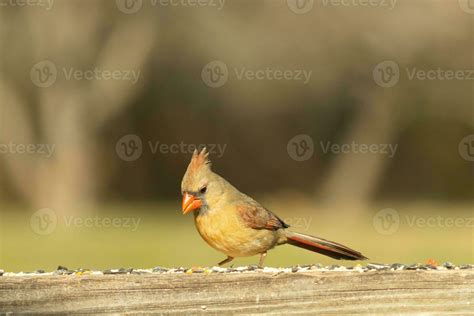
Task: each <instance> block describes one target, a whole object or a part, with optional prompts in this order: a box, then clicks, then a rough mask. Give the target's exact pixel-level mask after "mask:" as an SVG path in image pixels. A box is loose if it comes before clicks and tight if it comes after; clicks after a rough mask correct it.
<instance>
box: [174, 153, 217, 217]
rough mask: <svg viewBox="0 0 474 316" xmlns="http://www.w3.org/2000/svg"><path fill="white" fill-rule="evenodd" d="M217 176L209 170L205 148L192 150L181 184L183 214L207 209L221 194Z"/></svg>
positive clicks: (209, 163) (209, 162) (209, 164)
mask: <svg viewBox="0 0 474 316" xmlns="http://www.w3.org/2000/svg"><path fill="white" fill-rule="evenodd" d="M222 191H223V188H222V184H221V183H220V181H219V176H217V175H216V174H215V173H213V172H212V170H211V161H210V160H209V153H208V152H207V150H206V148H204V149H203V150H201V152H198V151H197V150H194V153H193V156H192V158H191V162H190V163H189V165H188V169H187V170H186V173H185V174H184V177H183V181H182V182H181V194H182V195H183V204H182V207H183V214H186V213H189V212H191V211H196V210H200V209H203V208H208V207H209V204H212V203H213V202H215V201H216V200H217V199H218V197H219V196H220V195H221V194H222Z"/></svg>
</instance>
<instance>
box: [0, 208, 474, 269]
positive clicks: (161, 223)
mask: <svg viewBox="0 0 474 316" xmlns="http://www.w3.org/2000/svg"><path fill="white" fill-rule="evenodd" d="M392 204H393V203H392ZM391 207H394V206H393V205H391ZM382 208H384V207H383V206H382V207H371V208H370V209H369V210H368V211H367V212H365V213H362V214H363V215H354V214H352V215H350V216H348V215H344V214H345V213H343V210H338V211H334V210H331V211H328V210H308V209H307V208H306V212H301V213H290V212H286V213H285V212H284V211H280V208H279V207H276V205H275V207H271V209H274V210H277V209H278V210H277V213H278V214H279V215H280V217H282V218H283V219H286V220H288V221H289V222H292V223H293V227H292V228H293V229H294V230H296V231H301V232H303V233H308V234H313V235H315V236H319V237H323V238H326V239H330V240H334V241H337V242H340V243H343V244H345V245H347V246H350V247H352V248H354V249H357V250H359V251H361V252H362V253H363V254H365V255H366V256H367V257H369V258H370V260H369V261H370V262H380V263H394V262H404V263H414V262H426V260H428V259H430V258H432V259H434V260H436V261H437V262H438V263H441V262H444V261H451V262H453V263H456V264H461V263H472V262H474V256H473V253H474V233H473V232H474V228H473V227H472V225H474V220H473V217H474V215H473V212H472V206H471V205H435V204H423V205H422V204H419V205H398V206H396V207H394V208H396V209H397V210H398V212H399V215H400V226H399V229H398V231H396V232H395V233H393V234H389V235H384V234H380V233H378V232H377V231H376V230H375V228H374V224H373V215H374V214H375V213H376V212H377V211H378V210H380V209H382ZM0 209H1V210H2V211H1V213H0V229H1V232H0V238H1V239H0V268H1V269H4V270H6V271H33V270H36V269H44V270H53V269H55V268H56V267H57V266H58V265H64V266H67V267H68V268H71V269H72V268H79V267H82V268H90V269H106V268H118V267H135V268H150V267H155V266H188V267H189V266H212V265H214V264H216V263H217V262H218V261H220V260H222V259H223V258H224V257H225V256H224V255H223V254H221V253H218V252H217V251H215V250H213V249H212V248H210V247H209V246H208V245H207V244H206V243H205V242H204V241H203V240H202V239H201V237H200V236H199V235H198V233H197V231H196V229H195V227H194V223H193V220H192V216H191V215H188V216H182V215H181V212H180V209H179V205H178V204H173V205H171V204H148V205H144V204H141V205H128V206H125V205H119V206H117V205H106V206H103V207H101V208H100V212H99V213H97V214H99V217H100V218H104V217H107V218H111V219H114V218H115V219H117V218H133V219H135V220H138V219H139V220H140V222H139V225H138V229H136V230H135V231H134V230H133V228H132V227H108V228H107V227H90V228H89V227H84V226H77V225H70V226H67V225H66V223H65V221H64V218H63V217H62V216H58V217H59V219H58V225H57V227H56V229H55V230H54V231H53V232H52V233H51V234H48V235H40V234H38V233H36V232H35V231H34V229H33V228H32V226H31V225H30V219H31V213H29V212H28V211H27V210H25V209H24V208H20V207H17V206H11V205H1V208H0ZM282 209H284V208H282ZM286 209H294V208H289V207H288V208H286ZM303 209H305V208H303ZM91 214H92V215H90V216H91V217H94V216H95V215H94V214H95V213H91ZM414 216H415V217H414ZM438 216H441V219H444V220H446V218H452V219H453V220H454V221H455V220H456V219H458V222H457V227H455V225H453V226H452V227H448V226H449V220H448V222H447V224H446V222H445V223H444V224H439V222H433V223H434V226H433V225H432V224H433V223H431V226H432V227H430V226H428V225H423V224H420V223H422V222H423V219H428V218H435V220H436V217H438ZM416 218H422V220H421V222H419V223H418V225H417V224H413V223H412V222H411V221H412V220H414V219H416ZM471 221H472V222H471ZM461 222H462V225H459V224H461ZM469 225H471V226H469ZM257 261H258V258H257V257H251V258H238V259H236V260H235V261H234V262H233V263H234V264H235V265H246V264H255V263H257ZM309 263H322V264H327V265H329V264H346V265H353V264H357V262H356V263H354V262H348V261H337V260H332V259H330V258H327V257H324V256H321V255H318V254H314V253H311V252H309V251H306V250H303V249H298V248H295V247H292V246H288V245H284V246H280V247H277V248H276V249H274V250H272V251H271V252H269V255H268V256H267V259H266V262H265V264H266V265H268V266H289V265H296V264H309Z"/></svg>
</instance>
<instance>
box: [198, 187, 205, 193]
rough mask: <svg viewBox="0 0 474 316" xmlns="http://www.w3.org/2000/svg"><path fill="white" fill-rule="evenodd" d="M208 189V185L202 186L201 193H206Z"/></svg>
mask: <svg viewBox="0 0 474 316" xmlns="http://www.w3.org/2000/svg"><path fill="white" fill-rule="evenodd" d="M206 190H207V187H206V186H204V187H202V188H201V189H200V190H199V193H202V194H204V193H206Z"/></svg>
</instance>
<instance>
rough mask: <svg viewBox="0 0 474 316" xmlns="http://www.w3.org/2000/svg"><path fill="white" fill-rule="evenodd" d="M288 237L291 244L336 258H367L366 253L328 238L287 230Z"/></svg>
mask: <svg viewBox="0 0 474 316" xmlns="http://www.w3.org/2000/svg"><path fill="white" fill-rule="evenodd" d="M286 238H287V241H286V242H287V243H288V244H290V245H293V246H296V247H300V248H304V249H307V250H311V251H314V252H317V253H320V254H322V255H325V256H328V257H331V258H334V259H339V260H340V259H345V260H364V259H367V258H366V257H365V256H364V255H362V254H361V253H360V252H358V251H356V250H353V249H350V248H348V247H346V246H344V245H341V244H338V243H336V242H333V241H329V240H326V239H322V238H318V237H314V236H310V235H305V234H300V233H295V232H290V231H286Z"/></svg>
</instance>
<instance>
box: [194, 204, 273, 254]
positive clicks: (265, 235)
mask: <svg viewBox="0 0 474 316" xmlns="http://www.w3.org/2000/svg"><path fill="white" fill-rule="evenodd" d="M195 224H196V228H197V230H198V232H199V234H200V235H201V237H202V238H203V239H204V240H205V241H206V242H207V243H208V244H209V245H210V246H211V247H213V248H214V249H216V250H218V251H221V252H223V253H225V254H226V255H228V256H231V257H243V256H252V255H255V254H259V253H262V252H264V251H266V250H268V249H270V248H273V247H274V246H275V244H276V242H277V239H278V234H277V232H276V231H271V230H266V229H260V230H257V229H252V228H250V227H248V226H246V225H245V224H244V223H243V222H242V220H241V219H240V218H238V213H237V212H231V211H225V210H220V211H215V212H210V211H208V212H205V213H202V214H197V215H196V216H195Z"/></svg>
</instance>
